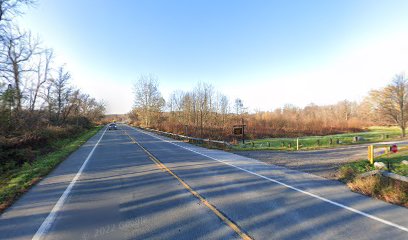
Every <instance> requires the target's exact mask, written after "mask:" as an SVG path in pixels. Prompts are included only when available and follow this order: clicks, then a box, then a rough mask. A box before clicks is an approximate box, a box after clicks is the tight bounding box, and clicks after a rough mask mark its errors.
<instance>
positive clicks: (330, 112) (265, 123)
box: [129, 75, 378, 140]
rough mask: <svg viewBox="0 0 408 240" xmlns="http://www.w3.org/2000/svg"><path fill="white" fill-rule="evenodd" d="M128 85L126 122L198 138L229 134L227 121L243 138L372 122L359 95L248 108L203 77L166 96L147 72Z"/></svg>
mask: <svg viewBox="0 0 408 240" xmlns="http://www.w3.org/2000/svg"><path fill="white" fill-rule="evenodd" d="M134 89H135V108H134V109H133V110H132V112H131V113H129V117H130V119H131V121H132V123H134V124H136V125H140V126H143V127H151V128H156V129H160V130H164V131H169V132H173V133H178V134H186V135H190V136H196V137H203V138H211V139H222V140H231V139H233V135H232V129H233V126H234V125H239V124H241V123H242V122H244V124H245V125H246V126H247V128H246V130H247V134H248V137H249V138H264V137H295V136H305V135H328V134H334V133H343V132H354V131H361V130H362V129H363V128H364V127H366V126H369V125H372V124H377V123H378V122H375V121H374V118H372V117H371V114H374V113H371V112H370V110H371V107H368V108H367V106H366V105H367V102H365V101H364V102H362V103H357V102H350V101H347V100H345V101H341V102H339V103H337V104H334V105H327V106H317V105H314V104H310V105H308V106H306V107H304V108H299V107H295V106H292V105H286V106H285V107H283V108H278V109H276V110H274V111H258V112H255V113H248V109H247V108H246V107H245V104H244V103H243V101H242V100H241V99H239V98H238V99H235V100H234V101H230V100H229V99H228V97H226V96H225V95H224V94H222V93H220V92H218V91H216V90H215V89H214V87H213V86H212V85H210V84H207V83H198V84H197V85H196V87H195V88H194V89H192V90H190V91H182V90H176V91H174V92H173V93H171V95H170V97H169V99H168V100H167V101H165V100H164V99H163V97H162V95H161V94H160V91H159V83H158V80H157V78H156V77H154V76H152V75H148V76H141V77H140V79H139V80H138V81H137V82H136V84H135V88H134Z"/></svg>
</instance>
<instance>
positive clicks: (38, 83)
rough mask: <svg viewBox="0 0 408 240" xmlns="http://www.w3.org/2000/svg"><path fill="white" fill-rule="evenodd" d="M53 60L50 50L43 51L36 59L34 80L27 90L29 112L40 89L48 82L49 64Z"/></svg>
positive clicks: (33, 106)
mask: <svg viewBox="0 0 408 240" xmlns="http://www.w3.org/2000/svg"><path fill="white" fill-rule="evenodd" d="M52 59H53V51H52V49H45V50H44V51H43V52H41V54H40V55H39V58H38V63H37V66H36V70H35V75H36V76H35V80H34V81H32V83H31V88H30V89H29V95H30V102H29V110H30V112H33V111H34V109H35V106H36V102H37V98H38V95H39V93H40V89H41V87H42V86H43V85H44V84H45V83H46V82H47V81H48V80H49V78H50V70H51V62H52Z"/></svg>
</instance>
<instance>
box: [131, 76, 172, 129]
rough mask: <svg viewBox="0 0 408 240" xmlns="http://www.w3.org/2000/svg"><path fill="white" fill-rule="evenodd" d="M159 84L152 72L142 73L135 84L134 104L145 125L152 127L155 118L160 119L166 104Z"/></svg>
mask: <svg viewBox="0 0 408 240" xmlns="http://www.w3.org/2000/svg"><path fill="white" fill-rule="evenodd" d="M158 86H159V82H158V80H157V78H156V77H155V76H153V75H152V74H150V75H141V76H140V77H139V79H138V81H137V82H136V83H135V85H134V94H135V102H134V105H135V108H136V110H137V111H138V116H139V117H140V118H141V119H142V120H143V125H144V126H145V127H150V126H151V124H152V122H153V120H158V117H159V115H160V114H161V113H162V110H163V107H164V106H165V101H164V99H163V97H162V95H161V93H160V91H159V89H158Z"/></svg>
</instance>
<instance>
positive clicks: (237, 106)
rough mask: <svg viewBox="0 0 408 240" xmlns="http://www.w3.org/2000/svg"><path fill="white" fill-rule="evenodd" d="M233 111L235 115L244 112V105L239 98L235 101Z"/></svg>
mask: <svg viewBox="0 0 408 240" xmlns="http://www.w3.org/2000/svg"><path fill="white" fill-rule="evenodd" d="M234 110H235V113H236V114H237V115H240V114H242V112H243V111H244V104H243V102H242V100H241V99H240V98H237V99H235V102H234Z"/></svg>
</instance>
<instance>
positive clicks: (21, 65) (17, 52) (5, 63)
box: [0, 29, 38, 112]
mask: <svg viewBox="0 0 408 240" xmlns="http://www.w3.org/2000/svg"><path fill="white" fill-rule="evenodd" d="M4 48H5V51H0V59H1V60H0V71H1V74H2V76H1V77H2V78H4V79H6V80H7V81H8V83H9V84H12V85H13V88H14V89H15V94H16V96H15V99H16V112H19V111H20V110H21V107H22V102H23V93H24V89H25V86H24V85H25V84H24V80H23V75H24V74H25V73H27V72H30V71H32V70H33V69H32V68H31V66H30V64H29V63H30V60H31V59H32V57H33V55H34V54H36V51H37V50H38V41H37V40H34V39H33V38H32V36H31V33H30V32H21V31H20V30H18V29H17V30H16V31H15V32H12V31H10V32H9V33H8V35H7V36H5V37H4Z"/></svg>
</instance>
